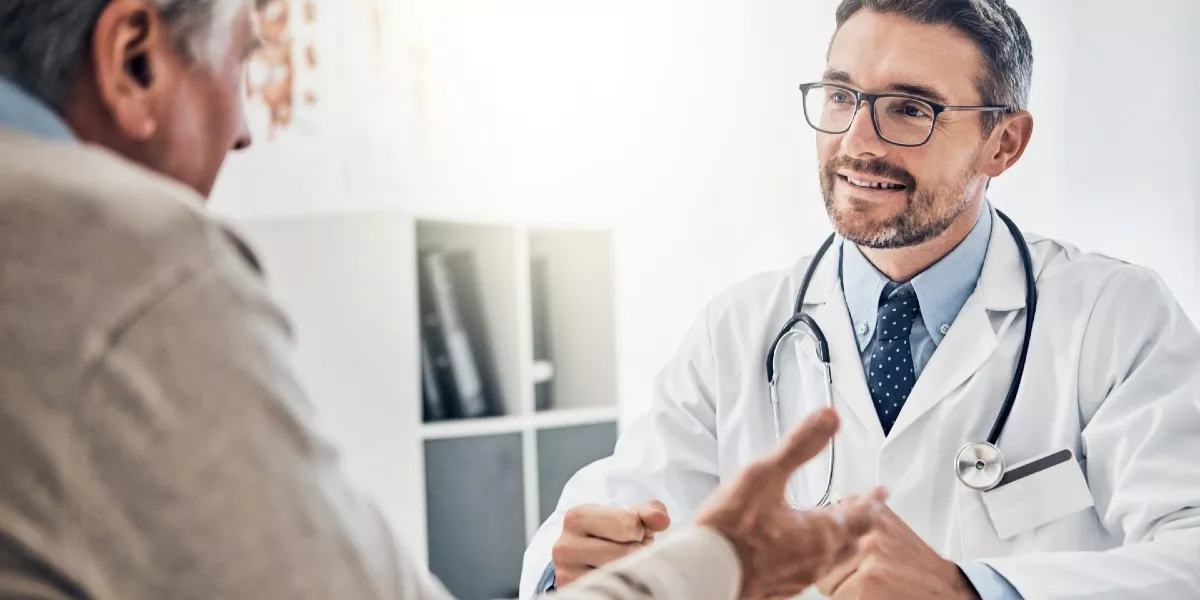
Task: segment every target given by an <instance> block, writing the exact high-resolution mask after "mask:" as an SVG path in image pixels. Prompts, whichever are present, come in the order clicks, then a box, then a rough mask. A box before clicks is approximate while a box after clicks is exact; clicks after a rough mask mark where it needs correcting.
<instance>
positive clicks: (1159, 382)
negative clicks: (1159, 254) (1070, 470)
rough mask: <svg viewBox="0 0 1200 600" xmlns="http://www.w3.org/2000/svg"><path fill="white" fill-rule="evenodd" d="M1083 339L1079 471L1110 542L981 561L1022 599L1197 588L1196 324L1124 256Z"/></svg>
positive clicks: (1199, 421) (1174, 594)
mask: <svg viewBox="0 0 1200 600" xmlns="http://www.w3.org/2000/svg"><path fill="white" fill-rule="evenodd" d="M1083 339H1084V341H1083V347H1084V349H1083V352H1082V354H1081V359H1080V360H1081V362H1080V383H1079V385H1080V387H1079V393H1080V407H1081V413H1082V414H1081V418H1082V419H1083V422H1084V424H1085V425H1084V428H1083V448H1084V454H1085V457H1084V458H1085V459H1086V461H1087V462H1086V470H1085V472H1086V474H1087V479H1088V482H1089V487H1090V488H1091V491H1092V495H1093V498H1094V500H1095V508H1096V511H1097V514H1098V515H1099V518H1100V522H1101V524H1102V525H1103V526H1104V528H1105V529H1106V534H1105V533H1104V532H1102V533H1101V535H1107V537H1108V540H1110V543H1111V544H1112V545H1113V548H1112V549H1110V550H1107V551H1103V552H1058V553H1046V554H1036V555H1022V556H1014V557H1009V558H1000V559H989V560H987V561H984V562H986V563H988V564H990V565H991V566H992V567H993V568H995V569H996V570H997V571H998V572H999V573H1000V574H1001V575H1003V576H1004V577H1005V578H1006V579H1007V580H1008V581H1009V582H1010V583H1012V584H1013V585H1014V586H1015V587H1016V588H1017V590H1018V591H1020V593H1021V594H1022V595H1023V596H1024V597H1026V598H1047V599H1055V598H1089V599H1108V598H1113V599H1117V598H1119V599H1121V600H1138V599H1143V598H1144V599H1146V600H1150V599H1154V598H1200V460H1197V457H1200V435H1198V434H1197V432H1200V368H1198V367H1197V357H1200V334H1198V333H1197V331H1196V328H1195V326H1194V325H1193V324H1192V322H1191V321H1190V320H1189V319H1188V317H1187V315H1186V314H1184V312H1183V310H1182V308H1181V307H1180V306H1179V305H1178V304H1177V303H1176V302H1175V300H1174V298H1173V297H1172V296H1171V294H1170V292H1169V291H1168V290H1167V288H1166V286H1165V284H1164V283H1163V282H1162V281H1161V280H1160V279H1159V278H1158V277H1157V276H1156V275H1154V274H1153V273H1151V272H1150V271H1147V270H1144V269H1141V268H1137V267H1132V266H1128V267H1124V266H1123V267H1122V268H1121V269H1120V270H1119V271H1118V273H1117V275H1116V276H1114V278H1113V279H1112V280H1110V282H1109V283H1108V284H1107V285H1106V287H1105V290H1104V292H1102V293H1101V295H1100V299H1099V300H1098V302H1097V305H1096V306H1095V308H1094V310H1093V313H1092V315H1091V316H1090V318H1089V321H1088V324H1087V329H1086V331H1085V333H1084V338H1083Z"/></svg>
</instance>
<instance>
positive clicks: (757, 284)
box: [521, 218, 1200, 600]
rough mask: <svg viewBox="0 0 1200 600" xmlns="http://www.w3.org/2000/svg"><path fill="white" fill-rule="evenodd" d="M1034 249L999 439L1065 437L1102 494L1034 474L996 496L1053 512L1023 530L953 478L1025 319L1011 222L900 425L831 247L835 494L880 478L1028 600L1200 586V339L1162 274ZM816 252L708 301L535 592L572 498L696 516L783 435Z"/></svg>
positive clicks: (545, 549) (900, 505)
mask: <svg viewBox="0 0 1200 600" xmlns="http://www.w3.org/2000/svg"><path fill="white" fill-rule="evenodd" d="M1029 244H1030V251H1031V253H1032V256H1033V262H1034V271H1035V276H1036V278H1037V282H1038V293H1039V302H1038V307H1037V313H1036V317H1035V326H1034V328H1033V338H1032V342H1031V346H1030V350H1029V357H1028V363H1027V365H1026V368H1025V375H1024V380H1023V383H1022V385H1021V388H1020V393H1019V395H1018V396H1017V399H1016V403H1015V405H1014V407H1013V410H1012V413H1011V416H1010V417H1009V420H1008V423H1007V426H1006V427H1005V429H1004V433H1003V435H1002V436H1001V438H1000V440H999V444H998V445H999V447H1000V448H1001V450H1002V451H1003V453H1004V456H1005V460H1006V461H1007V462H1008V464H1010V465H1011V464H1015V463H1019V462H1022V461H1025V460H1028V459H1031V458H1034V457H1039V456H1042V455H1046V454H1049V453H1051V452H1055V451H1058V450H1062V449H1069V450H1071V452H1072V453H1073V454H1074V456H1075V458H1076V460H1077V462H1078V464H1079V467H1080V468H1081V469H1082V472H1083V474H1084V475H1085V477H1086V485H1087V487H1088V488H1089V490H1090V494H1091V497H1092V499H1093V501H1094V506H1093V507H1091V508H1087V509H1085V510H1081V511H1075V512H1072V513H1070V514H1063V515H1057V513H1056V507H1055V506H1054V503H1055V502H1057V501H1058V500H1057V498H1058V497H1059V496H1060V494H1057V493H1054V492H1053V491H1052V490H1050V489H1049V488H1046V487H1045V484H1044V483H1038V482H1037V481H1036V480H1034V478H1029V479H1030V481H1027V482H1025V483H1026V484H1027V486H1026V489H1023V490H1022V493H1021V494H1020V495H1019V498H1018V499H1015V500H1013V499H1010V500H1009V502H1008V504H1010V505H1011V506H1001V507H995V506H993V509H994V510H1000V511H1003V512H1007V513H1009V514H1010V515H1011V514H1017V515H1024V514H1029V515H1036V514H1038V513H1042V514H1050V515H1053V516H1055V517H1056V518H1054V519H1053V520H1051V521H1050V522H1048V523H1044V524H1031V525H1030V526H1028V527H1020V525H1021V524H1020V523H1018V525H1019V527H1018V529H1019V531H1018V532H1017V533H1016V534H1015V535H1012V536H1009V537H1007V538H1006V539H1001V536H999V535H998V534H997V532H996V528H995V527H994V525H993V523H992V516H991V515H990V514H989V511H988V507H987V506H985V503H984V501H983V498H982V496H981V494H980V493H979V492H976V491H972V490H969V489H967V488H965V487H964V486H962V485H961V484H960V483H959V482H958V480H957V478H956V477H955V474H954V468H953V463H954V458H955V455H956V453H957V452H958V450H959V448H960V447H961V446H962V445H963V444H965V443H967V442H974V441H981V440H984V439H986V438H987V435H988V431H989V429H990V428H991V426H992V423H993V421H994V419H995V417H996V414H997V412H998V411H999V410H1000V406H1001V404H1002V402H1003V400H1004V395H1005V392H1006V391H1007V389H1008V386H1009V381H1010V379H1011V377H1012V374H1013V370H1014V367H1015V363H1016V359H1017V356H1018V353H1019V349H1020V345H1021V341H1022V334H1023V332H1024V323H1025V311H1024V294H1025V290H1024V275H1023V271H1022V268H1021V263H1020V258H1019V254H1018V252H1017V246H1016V242H1015V241H1014V240H1013V238H1012V237H1011V236H1010V234H1009V232H1008V231H1007V229H1006V228H1005V227H1004V226H1003V222H1002V221H1001V220H1000V219H998V218H996V219H993V231H992V235H991V242H990V246H989V248H988V253H987V257H986V259H985V262H984V266H983V272H982V275H981V277H980V281H979V284H978V286H977V289H976V290H975V292H974V293H973V294H972V296H971V297H970V298H969V299H968V301H967V303H966V305H965V306H964V307H963V309H962V311H961V312H960V314H959V315H958V317H957V319H956V320H955V322H954V324H953V326H952V328H951V329H950V331H949V333H948V335H946V337H945V339H944V340H943V341H942V343H941V344H940V346H939V347H938V349H937V351H936V352H934V354H933V357H932V358H931V360H930V362H929V363H928V365H927V366H926V368H925V370H924V372H923V373H922V375H921V377H920V378H919V380H918V381H917V384H916V386H915V388H914V389H913V391H912V393H911V395H910V397H909V399H908V401H907V402H906V404H905V405H904V407H903V409H902V411H901V413H900V416H899V418H898V420H897V421H896V423H895V426H894V427H893V429H892V432H891V434H890V435H888V436H887V437H885V436H884V434H883V430H882V428H881V426H880V424H879V418H878V416H877V415H876V413H875V409H874V408H873V405H872V400H871V396H870V393H869V391H868V390H867V385H866V378H865V376H864V374H863V367H862V360H861V358H860V356H859V353H858V350H857V346H856V344H855V341H854V336H853V331H852V330H851V323H850V320H849V316H848V313H847V309H846V304H845V299H844V296H843V294H842V291H841V286H840V285H839V281H838V273H837V272H838V269H837V260H836V256H837V254H836V252H835V251H834V250H836V247H835V249H831V251H830V252H829V254H828V255H827V257H826V258H825V259H824V260H823V261H822V262H821V264H820V265H819V266H818V269H817V272H816V273H815V275H814V277H813V281H812V285H811V287H810V289H809V292H808V298H807V300H806V302H805V306H804V308H805V312H807V313H808V314H811V315H812V316H813V317H814V318H815V319H816V320H817V322H818V323H819V324H820V325H821V327H822V328H823V329H824V332H825V334H826V335H827V336H828V338H829V343H830V347H831V348H830V352H831V358H832V367H833V382H834V402H835V406H836V408H837V409H838V411H839V413H840V414H841V415H842V428H841V431H840V432H839V433H838V436H837V439H836V444H837V450H836V452H837V454H836V458H837V460H836V465H835V467H834V484H833V491H834V494H835V496H847V495H851V494H856V493H861V492H864V491H866V490H868V489H870V488H871V487H872V486H875V485H883V486H886V487H887V488H888V490H889V491H890V500H889V504H890V505H891V507H892V509H893V510H894V511H895V512H896V513H897V514H898V515H899V516H900V517H901V518H903V519H904V520H905V522H906V523H908V525H909V526H910V527H911V528H912V529H913V530H914V531H915V532H916V533H917V534H918V535H920V536H921V537H922V538H923V539H924V540H925V541H926V542H927V543H928V544H929V545H930V546H931V547H932V548H933V549H934V550H936V551H938V552H939V553H941V554H942V555H943V556H945V557H946V558H948V559H951V560H956V561H961V560H969V559H980V560H982V561H983V562H985V563H987V564H989V565H991V566H992V567H993V568H994V569H996V570H997V571H998V572H999V573H1000V574H1002V575H1003V576H1004V577H1005V578H1007V579H1008V580H1009V581H1010V582H1011V583H1012V584H1013V585H1014V586H1015V587H1016V588H1017V590H1019V591H1020V592H1021V593H1022V595H1024V597H1025V598H1027V599H1031V600H1032V599H1043V598H1081V599H1082V598H1088V599H1101V598H1112V599H1122V600H1125V599H1139V598H1146V599H1152V598H1153V599H1160V598H1200V334H1198V333H1197V330H1196V328H1195V326H1194V325H1193V324H1192V323H1191V322H1190V320H1189V319H1188V318H1187V316H1186V315H1185V314H1184V312H1183V310H1182V309H1181V308H1180V307H1179V306H1178V304H1177V303H1176V301H1175V300H1174V299H1173V297H1172V295H1171V293H1170V292H1169V291H1168V290H1167V288H1166V286H1165V285H1164V284H1163V282H1162V281H1161V280H1160V279H1159V278H1158V277H1157V276H1156V275H1155V274H1154V273H1152V272H1151V271H1149V270H1147V269H1145V268H1141V267H1137V266H1133V265H1129V264H1126V263H1122V262H1120V261H1117V260H1113V259H1111V258H1107V257H1104V256H1099V255H1094V254H1086V253H1082V252H1080V251H1078V250H1077V249H1075V248H1073V247H1070V246H1067V245H1064V244H1062V243H1058V242H1055V241H1052V240H1048V239H1042V238H1036V237H1032V236H1031V237H1030V238H1029ZM808 260H809V259H807V258H806V259H803V260H801V261H800V262H799V263H798V264H797V265H795V266H794V267H793V268H792V269H790V270H787V271H783V272H775V273H768V274H764V275H760V276H757V277H754V278H752V279H749V280H747V281H745V282H743V283H741V284H739V285H737V286H735V287H733V288H732V289H730V290H728V291H727V292H725V293H724V294H722V295H721V296H719V297H717V298H716V299H715V300H714V301H712V302H711V303H710V304H709V305H708V307H707V308H706V310H705V311H704V312H703V314H702V315H701V316H700V317H699V318H698V319H697V320H696V322H695V323H694V325H693V327H692V328H691V330H690V331H689V333H688V335H687V336H686V339H685V340H684V341H683V343H682V345H681V346H680V348H679V349H678V351H677V353H676V354H675V355H674V356H673V357H672V359H671V360H670V361H669V363H668V364H667V365H666V366H665V367H664V369H663V370H662V371H661V373H660V375H659V377H658V379H657V382H656V389H655V390H654V399H653V405H652V408H651V409H650V410H649V412H648V413H647V414H645V415H644V416H642V417H640V418H639V419H637V420H636V421H634V422H633V423H631V424H630V426H629V427H628V429H627V430H626V431H625V432H624V433H623V435H622V436H621V438H620V440H619V441H618V443H617V447H616V450H615V452H614V454H613V456H611V457H609V458H606V459H602V460H600V461H597V462H596V463H593V464H591V465H589V466H588V467H585V468H584V469H582V470H581V471H580V472H579V473H577V474H576V475H575V476H574V477H573V478H572V479H571V480H570V482H569V483H568V484H567V486H566V489H565V490H564V492H563V495H562V497H561V499H560V502H559V505H558V508H557V510H556V512H555V513H554V514H553V515H552V516H551V517H550V518H549V519H548V520H547V521H546V523H544V524H543V525H542V527H541V528H540V529H539V530H538V532H537V534H536V536H535V537H534V538H533V540H532V542H531V544H530V546H529V548H528V550H527V552H526V554H525V561H524V570H523V573H522V581H521V595H522V598H529V597H531V596H532V595H533V592H534V590H535V587H536V584H537V582H538V580H539V579H540V578H541V575H542V573H543V571H544V570H545V568H546V566H547V565H548V564H549V563H550V560H551V559H550V551H551V547H552V546H553V544H554V541H555V540H556V539H557V538H558V536H559V533H560V532H561V527H562V515H563V513H564V512H565V511H566V510H567V509H568V508H570V507H572V506H576V505H580V504H588V503H599V504H607V505H614V506H623V507H630V506H634V505H636V504H639V503H641V502H643V501H645V500H648V499H652V498H654V499H658V500H661V501H662V502H663V503H664V504H665V505H666V506H667V509H668V511H669V512H670V514H671V517H672V519H673V521H674V524H675V525H678V524H681V523H684V522H690V521H691V519H692V518H693V516H694V512H695V510H696V508H697V506H698V505H699V504H700V503H701V501H702V500H703V499H704V498H705V497H706V496H707V495H708V494H709V493H710V492H711V491H712V490H713V489H714V487H716V486H717V485H718V484H719V483H720V482H722V481H726V480H728V479H729V478H731V477H732V476H734V475H735V474H736V473H737V472H738V471H739V470H740V469H741V468H742V467H743V466H744V465H746V464H747V463H748V462H749V461H751V460H753V459H755V458H756V457H759V456H760V455H762V454H764V453H766V452H769V451H770V450H771V449H772V448H773V447H774V445H775V435H774V429H773V424H772V423H773V421H772V418H771V408H770V402H769V391H768V386H767V382H766V377H765V368H764V356H765V353H766V351H767V348H768V346H769V344H770V343H771V341H772V339H773V338H774V337H775V335H776V334H777V333H778V331H779V328H780V327H781V326H782V325H783V324H784V323H785V322H786V321H787V319H788V318H789V316H790V315H791V313H792V307H793V303H794V297H795V294H796V292H797V290H798V288H799V284H800V281H801V279H802V277H803V274H804V271H805V269H806V268H807V266H808ZM792 356H793V357H794V356H795V355H794V354H793V355H792ZM800 356H801V358H799V359H797V358H791V359H790V360H791V364H789V365H785V366H784V367H783V369H784V377H785V379H786V378H787V377H789V376H790V377H791V378H792V381H796V380H801V379H805V378H804V377H802V376H800V375H799V374H800V373H808V374H810V375H809V376H808V378H807V379H808V380H810V381H804V382H803V383H804V385H805V386H813V385H816V384H818V383H820V382H816V383H813V382H812V381H811V380H813V379H815V377H816V375H815V374H816V373H818V371H816V367H815V358H813V355H812V353H811V351H809V352H805V353H802V354H800ZM797 360H799V362H800V363H802V364H801V365H799V366H797V365H796V364H795V363H796V362H797ZM805 363H807V364H805ZM784 389H786V387H785V388H784ZM809 389H810V390H812V392H813V393H802V394H801V393H792V394H790V395H786V396H785V397H783V398H781V404H782V406H783V426H784V429H785V431H786V429H787V428H789V427H790V426H792V425H793V424H795V423H797V422H798V421H799V419H800V418H802V416H803V414H805V413H807V412H808V411H810V410H812V409H814V408H817V407H818V406H820V405H821V404H822V403H823V402H824V398H823V396H822V394H821V393H819V392H820V391H821V389H822V388H821V387H810V388H809ZM781 391H782V390H781ZM824 460H825V459H824V456H822V457H819V458H818V459H817V460H814V461H813V463H811V465H812V466H811V467H806V468H805V470H804V471H802V473H803V475H802V476H800V477H798V478H797V487H796V489H797V490H798V493H800V496H801V498H800V499H801V500H802V501H805V502H812V501H814V500H815V499H816V498H817V497H819V495H820V493H821V491H822V490H823V488H824V482H825V474H826V472H827V471H826V469H825V465H824ZM1068 466H1070V465H1068ZM805 490H808V491H807V492H806V491H805ZM805 494H807V495H808V497H804V496H805ZM1012 504H1019V505H1012ZM1014 511H1015V512H1014ZM1021 518H1022V517H1020V516H1018V517H1017V519H1018V521H1019V520H1020V519H1021ZM1029 518H1030V519H1033V517H1032V516H1031V517H1029ZM668 534H669V533H668Z"/></svg>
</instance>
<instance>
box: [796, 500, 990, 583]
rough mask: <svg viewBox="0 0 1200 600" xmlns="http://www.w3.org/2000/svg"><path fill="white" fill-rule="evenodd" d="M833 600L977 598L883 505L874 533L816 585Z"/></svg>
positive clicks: (955, 572)
mask: <svg viewBox="0 0 1200 600" xmlns="http://www.w3.org/2000/svg"><path fill="white" fill-rule="evenodd" d="M817 589H818V590H819V591H820V592H821V593H822V594H824V595H826V596H828V597H830V598H832V599H833V600H843V599H846V600H848V599H851V598H853V599H856V600H857V599H862V600H875V599H877V598H879V599H882V598H887V599H889V600H891V599H900V600H945V599H954V600H957V599H960V598H961V599H963V600H978V598H979V595H978V594H977V593H976V592H975V588H974V587H973V586H972V585H971V584H970V582H969V581H968V580H967V578H966V576H965V575H963V574H962V572H961V571H960V570H959V569H958V565H955V564H954V563H952V562H950V561H948V560H946V559H944V558H942V557H941V556H940V555H938V553H937V552H935V551H934V550H933V549H932V548H930V547H929V545H928V544H926V543H925V542H924V541H923V540H922V539H921V538H920V537H918V536H917V534H916V533H914V532H913V530H912V529H909V527H908V525H906V524H905V523H904V521H902V520H901V519H900V517H898V516H897V515H896V513H894V512H892V510H891V509H890V508H887V507H884V508H883V510H882V512H881V514H880V515H879V517H878V519H877V520H876V523H875V524H874V527H873V529H872V531H871V532H870V533H868V534H866V535H865V536H863V537H862V538H861V539H859V540H858V545H857V548H856V550H855V552H854V553H853V555H852V556H850V557H849V558H848V559H846V560H844V561H842V562H841V563H840V564H838V565H837V566H836V567H835V568H834V569H833V570H832V571H831V572H830V573H829V574H828V575H826V576H825V577H823V578H821V581H819V582H817Z"/></svg>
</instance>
